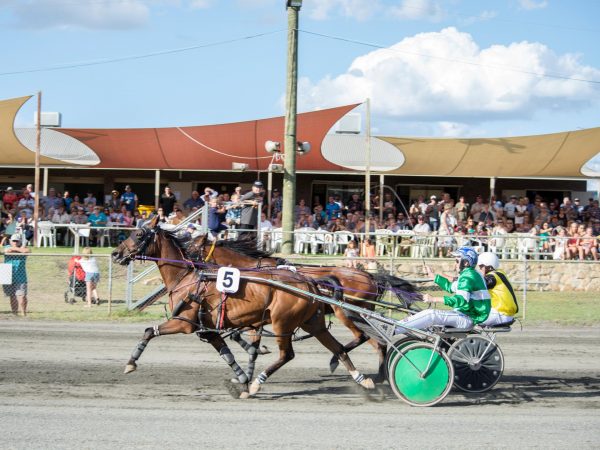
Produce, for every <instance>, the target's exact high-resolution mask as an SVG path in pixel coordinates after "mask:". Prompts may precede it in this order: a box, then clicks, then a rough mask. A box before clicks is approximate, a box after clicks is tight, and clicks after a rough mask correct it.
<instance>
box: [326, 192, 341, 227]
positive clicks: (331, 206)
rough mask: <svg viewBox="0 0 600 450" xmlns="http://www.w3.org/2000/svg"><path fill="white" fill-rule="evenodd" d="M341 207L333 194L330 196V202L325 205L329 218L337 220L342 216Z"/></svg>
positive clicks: (329, 219)
mask: <svg viewBox="0 0 600 450" xmlns="http://www.w3.org/2000/svg"><path fill="white" fill-rule="evenodd" d="M341 209H342V208H341V207H340V204H339V203H336V201H335V199H334V198H333V196H329V202H327V205H325V213H326V214H327V220H328V221H331V220H335V219H337V218H338V217H340V213H341Z"/></svg>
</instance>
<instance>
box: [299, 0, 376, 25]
mask: <svg viewBox="0 0 600 450" xmlns="http://www.w3.org/2000/svg"><path fill="white" fill-rule="evenodd" d="M305 3H306V5H305V6H304V5H303V8H302V9H303V11H305V12H306V13H307V14H308V16H309V17H310V18H311V19H314V20H326V19H328V18H329V17H330V16H331V15H339V16H342V17H350V18H353V19H356V20H367V19H369V18H371V17H372V16H373V15H374V14H375V13H376V12H378V11H380V10H381V8H382V5H381V1H380V0H315V1H312V2H305Z"/></svg>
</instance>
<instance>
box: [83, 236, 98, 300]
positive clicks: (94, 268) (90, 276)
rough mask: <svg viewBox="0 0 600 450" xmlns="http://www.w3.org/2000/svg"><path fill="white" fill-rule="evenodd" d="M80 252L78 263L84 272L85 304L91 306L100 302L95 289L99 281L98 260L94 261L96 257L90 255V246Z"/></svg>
mask: <svg viewBox="0 0 600 450" xmlns="http://www.w3.org/2000/svg"><path fill="white" fill-rule="evenodd" d="M81 254H82V255H83V256H82V257H81V258H80V259H79V264H81V267H82V268H83V271H84V272H85V286H86V300H87V304H86V305H85V306H86V307H87V308H91V306H92V304H97V305H99V304H100V299H99V298H98V291H97V290H96V288H97V286H98V281H100V269H99V268H98V262H97V261H96V258H94V257H90V255H91V254H92V249H91V248H90V247H85V248H84V249H83V251H82V252H81Z"/></svg>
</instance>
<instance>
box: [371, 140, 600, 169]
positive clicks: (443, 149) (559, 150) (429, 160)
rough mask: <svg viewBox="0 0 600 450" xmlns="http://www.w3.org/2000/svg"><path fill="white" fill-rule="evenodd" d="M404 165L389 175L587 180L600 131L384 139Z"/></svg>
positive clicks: (598, 147)
mask: <svg viewBox="0 0 600 450" xmlns="http://www.w3.org/2000/svg"><path fill="white" fill-rule="evenodd" d="M379 139H382V140H384V141H386V142H389V143H390V144H392V145H394V146H395V147H396V148H397V149H398V150H400V151H401V152H402V154H403V155H404V158H405V160H406V161H405V163H404V164H403V165H402V166H401V167H399V168H397V169H394V170H392V171H389V172H387V173H389V174H398V175H429V176H448V177H498V178H500V177H504V178H520V177H541V178H586V176H585V175H584V174H583V173H582V171H581V170H582V167H583V166H584V164H585V163H586V162H588V161H589V160H590V159H591V158H592V157H594V156H595V155H596V154H597V153H599V152H600V128H589V129H586V130H577V131H569V132H564V133H553V134H544V135H539V136H520V137H506V138H478V139H431V138H405V137H381V136H379Z"/></svg>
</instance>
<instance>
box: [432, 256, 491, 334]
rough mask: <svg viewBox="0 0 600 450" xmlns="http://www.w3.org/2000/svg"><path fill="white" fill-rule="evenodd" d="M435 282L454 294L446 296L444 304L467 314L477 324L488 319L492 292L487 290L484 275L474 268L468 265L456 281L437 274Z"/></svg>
mask: <svg viewBox="0 0 600 450" xmlns="http://www.w3.org/2000/svg"><path fill="white" fill-rule="evenodd" d="M435 284H437V285H438V286H439V287H441V288H442V289H443V290H445V291H447V292H450V293H453V294H454V295H452V296H444V305H447V306H450V307H451V308H454V310H455V311H459V312H461V313H463V314H466V315H467V316H469V317H470V318H471V319H472V320H473V323H475V324H478V323H481V322H483V321H485V320H486V319H487V317H488V315H489V314H490V308H491V301H490V293H489V292H488V290H487V287H486V285H485V280H484V278H483V276H482V275H481V274H480V273H479V272H477V271H476V270H475V269H474V268H472V267H467V268H465V269H463V271H462V272H461V273H460V275H459V276H458V280H457V281H455V282H454V283H451V282H450V281H448V280H447V279H446V278H444V277H442V276H439V275H436V276H435Z"/></svg>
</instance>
